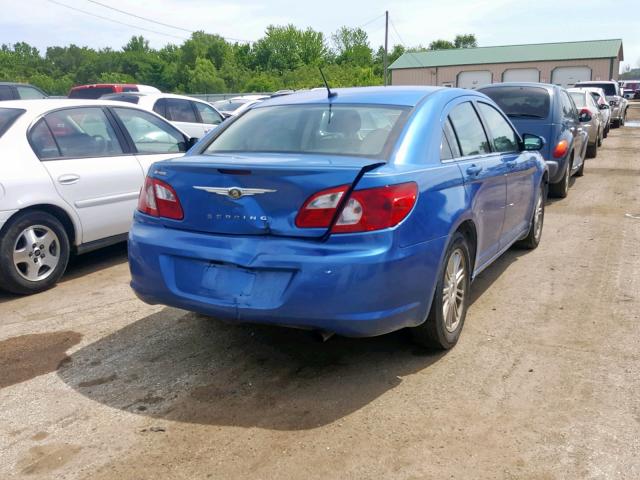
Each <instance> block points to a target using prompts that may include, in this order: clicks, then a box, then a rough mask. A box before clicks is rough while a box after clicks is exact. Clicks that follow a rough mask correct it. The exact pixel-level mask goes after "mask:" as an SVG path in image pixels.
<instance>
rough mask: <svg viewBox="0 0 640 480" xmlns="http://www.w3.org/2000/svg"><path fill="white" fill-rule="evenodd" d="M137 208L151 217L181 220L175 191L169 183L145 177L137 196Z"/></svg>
mask: <svg viewBox="0 0 640 480" xmlns="http://www.w3.org/2000/svg"><path fill="white" fill-rule="evenodd" d="M138 210H139V211H141V212H142V213H146V214H147V215H151V216H152V217H165V218H171V219H173V220H182V218H183V217H184V214H183V212H182V205H180V199H178V195H177V194H176V191H175V190H174V189H173V187H172V186H171V185H169V184H168V183H165V182H163V181H162V180H158V179H157V178H152V177H147V178H146V180H145V181H144V187H142V191H141V192H140V197H139V198H138Z"/></svg>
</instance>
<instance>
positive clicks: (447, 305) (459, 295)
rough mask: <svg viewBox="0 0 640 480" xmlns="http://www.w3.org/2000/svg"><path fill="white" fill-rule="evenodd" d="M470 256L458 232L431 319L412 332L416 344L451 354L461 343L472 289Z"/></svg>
mask: <svg viewBox="0 0 640 480" xmlns="http://www.w3.org/2000/svg"><path fill="white" fill-rule="evenodd" d="M469 252H470V249H469V243H468V241H467V239H466V238H465V237H464V235H462V234H461V233H460V232H456V233H455V234H454V236H453V238H452V240H451V243H450V244H449V247H448V248H447V253H446V255H445V257H444V262H443V267H442V271H441V272H440V274H439V275H440V276H439V279H438V283H437V284H436V289H435V294H434V297H433V301H432V302H431V310H430V311H429V315H428V316H427V319H426V320H425V321H424V323H422V324H421V325H418V326H417V327H414V328H412V329H411V332H412V334H413V338H414V340H415V341H416V343H418V344H420V345H422V346H425V347H428V348H434V349H438V350H448V349H450V348H452V347H453V346H454V345H455V344H456V343H457V342H458V338H460V332H461V331H462V326H463V325H464V319H465V317H466V315H467V303H468V299H469V287H470V285H471V282H470V278H471V261H470V254H469Z"/></svg>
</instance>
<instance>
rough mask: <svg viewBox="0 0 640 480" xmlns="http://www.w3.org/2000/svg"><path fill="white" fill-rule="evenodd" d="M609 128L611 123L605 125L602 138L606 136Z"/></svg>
mask: <svg viewBox="0 0 640 480" xmlns="http://www.w3.org/2000/svg"><path fill="white" fill-rule="evenodd" d="M610 128H611V124H609V125H607V126H606V128H605V129H604V132H603V134H602V138H607V137H608V136H609V129H610Z"/></svg>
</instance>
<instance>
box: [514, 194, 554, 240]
mask: <svg viewBox="0 0 640 480" xmlns="http://www.w3.org/2000/svg"><path fill="white" fill-rule="evenodd" d="M546 193H547V189H546V185H545V184H544V183H542V184H541V185H540V188H539V189H538V196H537V197H536V203H535V205H534V207H533V208H534V210H533V215H532V216H531V223H530V224H529V232H527V236H526V237H524V238H523V239H522V240H520V241H519V242H518V243H516V246H518V247H520V248H526V249H528V250H533V249H534V248H537V247H538V245H540V239H541V238H542V227H543V226H544V203H545V202H544V199H545V198H546V196H547V195H546Z"/></svg>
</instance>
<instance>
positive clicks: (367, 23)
mask: <svg viewBox="0 0 640 480" xmlns="http://www.w3.org/2000/svg"><path fill="white" fill-rule="evenodd" d="M89 1H91V0H89ZM382 17H384V13H382V14H380V15H378V16H377V17H375V18H372V19H371V20H369V21H368V22H364V23H363V24H362V25H359V26H358V27H356V28H363V27H366V26H367V25H369V24H370V23H373V22H375V21H376V20H378V19H380V18H382Z"/></svg>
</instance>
